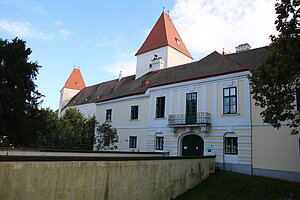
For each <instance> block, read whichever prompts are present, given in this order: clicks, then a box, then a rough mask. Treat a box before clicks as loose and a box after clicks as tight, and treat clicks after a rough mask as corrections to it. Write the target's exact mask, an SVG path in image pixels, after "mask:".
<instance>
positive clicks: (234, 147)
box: [224, 137, 238, 155]
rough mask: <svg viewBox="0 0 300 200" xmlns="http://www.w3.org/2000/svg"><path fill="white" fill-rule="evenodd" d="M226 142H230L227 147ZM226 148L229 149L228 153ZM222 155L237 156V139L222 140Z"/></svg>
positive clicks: (227, 138)
mask: <svg viewBox="0 0 300 200" xmlns="http://www.w3.org/2000/svg"><path fill="white" fill-rule="evenodd" d="M228 140H230V143H229V145H228V144H227V143H228ZM234 143H235V144H234ZM227 147H229V151H228V149H227ZM224 154H228V155H238V137H225V139H224Z"/></svg>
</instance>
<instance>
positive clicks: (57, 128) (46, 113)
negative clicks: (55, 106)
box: [37, 108, 97, 150]
mask: <svg viewBox="0 0 300 200" xmlns="http://www.w3.org/2000/svg"><path fill="white" fill-rule="evenodd" d="M41 111H42V112H41V113H40V118H41V119H42V120H41V121H43V124H42V127H43V128H42V129H41V131H40V133H39V137H38V140H37V145H38V146H39V147H45V148H52V149H68V150H93V145H94V133H95V127H96V125H97V121H96V118H95V117H90V118H85V117H84V116H83V115H82V113H80V112H79V111H78V110H77V109H75V108H69V109H67V110H66V112H65V115H64V116H63V117H61V118H59V117H58V113H57V111H55V112H53V111H52V110H50V109H42V110H41Z"/></svg>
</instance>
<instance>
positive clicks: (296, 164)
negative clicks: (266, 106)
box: [251, 99, 300, 172]
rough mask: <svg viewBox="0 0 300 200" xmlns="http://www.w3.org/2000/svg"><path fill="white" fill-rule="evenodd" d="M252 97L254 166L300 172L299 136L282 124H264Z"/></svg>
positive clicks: (259, 110)
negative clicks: (277, 125)
mask: <svg viewBox="0 0 300 200" xmlns="http://www.w3.org/2000/svg"><path fill="white" fill-rule="evenodd" d="M254 103H255V100H254V99H252V105H251V106H252V116H253V117H252V121H253V168H257V169H270V170H282V171H291V172H300V154H299V153H300V152H299V151H300V149H299V148H300V147H299V141H298V140H299V136H298V135H291V134H290V133H291V129H290V128H289V127H288V126H286V124H282V127H281V128H280V129H279V130H277V129H276V128H274V127H272V126H270V125H268V124H264V123H263V121H262V118H261V117H260V115H259V113H260V112H261V111H262V109H260V108H259V107H256V106H255V105H254Z"/></svg>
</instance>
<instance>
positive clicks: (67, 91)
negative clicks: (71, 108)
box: [59, 68, 85, 113]
mask: <svg viewBox="0 0 300 200" xmlns="http://www.w3.org/2000/svg"><path fill="white" fill-rule="evenodd" d="M84 88H85V83H84V80H83V78H82V75H81V73H80V70H79V69H76V68H74V69H73V71H72V73H71V75H70V76H69V78H68V80H67V82H66V84H65V85H64V87H63V88H62V89H61V90H60V102H59V113H60V112H61V110H62V108H63V107H65V105H67V104H68V103H69V101H70V100H71V99H72V97H74V96H75V95H76V94H77V93H78V92H80V90H82V89H84Z"/></svg>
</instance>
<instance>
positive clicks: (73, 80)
mask: <svg viewBox="0 0 300 200" xmlns="http://www.w3.org/2000/svg"><path fill="white" fill-rule="evenodd" d="M64 88H69V89H74V90H82V89H83V88H85V83H84V80H83V78H82V75H81V73H80V70H79V69H76V68H74V69H73V71H72V73H71V75H70V76H69V78H68V80H67V82H66V84H65V86H64Z"/></svg>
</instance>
